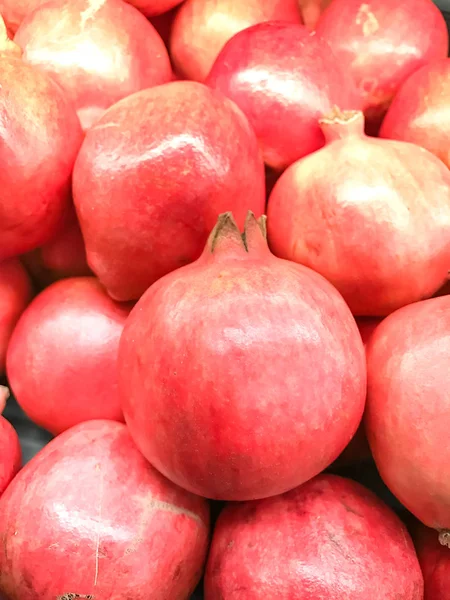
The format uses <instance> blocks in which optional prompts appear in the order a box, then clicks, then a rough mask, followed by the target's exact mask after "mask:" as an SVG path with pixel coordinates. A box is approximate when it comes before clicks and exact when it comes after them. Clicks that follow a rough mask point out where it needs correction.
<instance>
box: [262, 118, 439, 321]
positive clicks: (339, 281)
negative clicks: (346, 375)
mask: <svg viewBox="0 0 450 600" xmlns="http://www.w3.org/2000/svg"><path fill="white" fill-rule="evenodd" d="M331 128H333V131H331ZM362 129H363V123H362V119H361V121H359V122H358V121H356V120H355V121H354V122H352V123H348V124H347V125H342V127H341V126H339V125H337V126H336V124H334V125H330V131H327V135H329V143H327V145H326V147H325V148H323V149H321V150H319V152H316V153H315V154H313V155H311V156H308V157H306V158H304V159H302V160H300V161H298V162H296V163H295V164H293V165H292V166H291V167H290V168H289V169H287V170H286V171H285V172H284V173H283V175H282V176H281V177H280V179H279V180H278V182H277V184H276V186H275V188H274V189H273V191H272V194H271V195H270V198H269V203H268V209H267V214H268V235H269V242H270V246H271V248H272V251H273V252H274V253H275V254H276V255H277V256H280V257H281V258H286V259H288V260H293V261H296V262H299V263H302V264H304V265H306V266H308V267H310V268H312V269H314V270H315V271H318V272H319V273H321V274H322V275H323V276H324V277H326V278H327V279H328V280H329V281H331V283H333V285H335V286H336V287H337V289H338V290H339V291H340V292H341V294H342V295H343V296H344V298H345V300H346V301H347V303H348V305H349V306H350V308H351V310H352V312H353V314H354V315H357V316H384V315H387V314H389V313H390V312H392V311H394V310H396V309H398V308H400V307H401V306H404V305H406V304H410V303H411V302H415V301H417V300H421V299H422V298H427V297H430V296H432V295H433V294H434V292H436V290H437V289H438V288H439V287H440V286H441V285H442V284H443V283H444V281H445V280H446V278H447V273H448V268H449V265H450V172H449V170H448V169H447V168H446V167H445V166H444V165H443V164H442V162H441V161H440V160H438V159H437V158H436V157H435V156H433V155H432V154H431V153H430V152H428V151H426V150H424V149H423V148H419V147H418V146H415V145H413V144H407V143H405V142H394V141H391V140H379V139H375V138H369V137H366V136H364V135H362ZM339 132H340V133H341V136H340V137H341V138H342V139H334V140H333V136H334V135H335V136H336V138H339ZM418 248H420V252H418Z"/></svg>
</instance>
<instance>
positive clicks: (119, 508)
mask: <svg viewBox="0 0 450 600" xmlns="http://www.w3.org/2000/svg"><path fill="white" fill-rule="evenodd" d="M0 531H1V542H2V543H1V544H0V546H1V547H0V593H3V594H5V595H6V596H7V598H8V599H9V600H37V598H39V600H56V598H58V599H60V600H62V599H63V598H64V599H66V598H77V599H78V598H82V599H86V598H93V599H95V600H124V599H125V598H127V600H143V599H144V598H145V599H147V598H151V599H152V600H172V599H174V598H179V599H180V600H188V598H190V595H191V593H192V592H193V590H194V588H195V586H196V584H197V582H198V580H199V579H200V577H201V573H202V568H203V563H204V560H205V556H206V552H207V548H208V532H209V509H208V504H207V502H206V501H205V500H204V499H203V498H198V497H196V496H194V495H192V494H189V493H188V492H185V491H184V490H181V489H180V488H177V487H176V486H174V485H173V484H172V483H170V482H169V481H167V480H166V479H165V478H164V477H162V475H160V474H159V473H158V472H157V471H156V470H155V469H153V468H152V467H151V466H150V465H149V464H148V463H147V461H146V460H145V459H144V458H143V457H142V455H141V454H140V453H139V451H138V450H137V448H136V447H135V445H134V444H133V442H132V440H131V438H130V436H129V434H128V432H127V430H126V427H125V425H123V424H121V423H114V422H112V421H90V422H89V423H83V424H81V425H78V426H76V427H74V428H72V429H71V430H69V431H66V432H65V433H63V434H61V435H60V436H59V437H57V438H55V439H54V440H52V441H51V442H50V443H49V444H48V445H47V446H46V447H45V448H43V449H42V450H41V451H40V452H39V454H38V455H37V456H35V457H34V458H33V459H32V460H31V462H30V463H28V464H27V465H26V466H25V467H24V468H23V469H22V471H21V472H20V473H19V475H18V476H17V477H16V479H15V480H14V481H13V482H12V484H11V485H10V486H9V487H8V489H7V491H6V493H5V494H4V495H3V496H2V498H1V499H0Z"/></svg>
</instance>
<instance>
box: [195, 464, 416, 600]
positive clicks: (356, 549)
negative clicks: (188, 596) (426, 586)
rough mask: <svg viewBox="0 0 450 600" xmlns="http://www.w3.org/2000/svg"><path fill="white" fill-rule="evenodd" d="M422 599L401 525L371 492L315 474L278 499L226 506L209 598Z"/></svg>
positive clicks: (209, 572)
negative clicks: (311, 478) (315, 475)
mask: <svg viewBox="0 0 450 600" xmlns="http://www.w3.org/2000/svg"><path fill="white" fill-rule="evenodd" d="M219 598H220V600H231V599H232V600H263V599H264V600H265V599H266V598H270V599H271V600H343V599H344V598H345V600H379V599H380V598H383V599H384V600H400V599H401V600H422V599H423V578H422V574H421V572H420V566H419V563H418V560H417V557H416V554H415V552H414V546H413V543H412V541H411V538H410V537H409V535H408V532H407V529H406V527H405V526H404V525H403V523H402V522H401V521H400V520H399V519H398V517H397V516H396V515H395V514H394V513H393V512H392V511H391V510H390V509H389V508H388V507H387V506H386V505H385V504H383V503H382V502H381V500H379V499H378V498H377V497H376V496H375V495H374V494H373V493H372V492H370V491H369V490H367V489H365V488H364V487H362V486H361V485H360V484H358V483H356V482H354V481H351V480H350V479H344V478H342V477H337V476H335V475H320V476H319V477H316V478H315V479H313V480H311V481H309V482H307V483H305V484H304V485H302V486H300V487H298V488H296V489H294V490H292V491H290V492H287V493H286V494H283V495H282V496H277V497H275V498H268V499H265V500H260V501H257V502H246V503H240V504H234V505H229V506H227V507H226V508H225V509H224V510H223V511H222V513H221V515H220V516H219V520H218V522H217V524H216V528H215V532H214V536H213V541H212V545H211V550H210V554H209V559H208V564H207V569H206V576H205V599H206V600H219Z"/></svg>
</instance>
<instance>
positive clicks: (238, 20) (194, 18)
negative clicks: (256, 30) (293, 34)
mask: <svg viewBox="0 0 450 600" xmlns="http://www.w3.org/2000/svg"><path fill="white" fill-rule="evenodd" d="M273 20H278V21H287V22H291V23H301V22H302V18H301V13H300V8H299V2H298V0H247V1H246V2H235V1H234V0H186V2H184V3H183V5H182V6H181V8H180V9H179V11H178V13H177V16H176V19H175V22H174V26H173V29H172V36H171V44H170V50H171V55H172V59H173V61H174V63H175V68H176V70H177V72H178V73H180V74H181V75H182V76H183V77H186V78H187V79H194V80H196V81H204V80H205V79H206V76H207V75H208V73H209V71H210V70H211V67H212V66H213V63H214V61H215V59H216V58H217V55H218V54H219V52H220V51H221V50H222V48H223V47H224V45H225V44H226V43H227V42H228V40H230V39H231V38H232V37H233V36H234V35H235V34H236V33H238V32H239V31H242V30H243V29H246V28H247V27H250V26H251V25H256V24H257V23H263V22H265V21H273Z"/></svg>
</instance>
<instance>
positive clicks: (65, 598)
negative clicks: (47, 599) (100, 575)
mask: <svg viewBox="0 0 450 600" xmlns="http://www.w3.org/2000/svg"><path fill="white" fill-rule="evenodd" d="M94 598H95V596H93V595H92V594H87V595H86V594H74V593H73V592H70V593H69V594H63V595H62V596H58V597H57V598H56V600H81V599H82V600H94Z"/></svg>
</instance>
